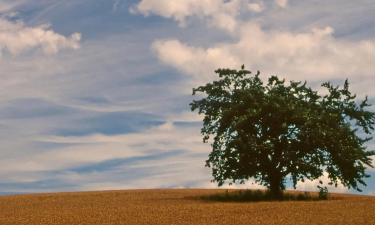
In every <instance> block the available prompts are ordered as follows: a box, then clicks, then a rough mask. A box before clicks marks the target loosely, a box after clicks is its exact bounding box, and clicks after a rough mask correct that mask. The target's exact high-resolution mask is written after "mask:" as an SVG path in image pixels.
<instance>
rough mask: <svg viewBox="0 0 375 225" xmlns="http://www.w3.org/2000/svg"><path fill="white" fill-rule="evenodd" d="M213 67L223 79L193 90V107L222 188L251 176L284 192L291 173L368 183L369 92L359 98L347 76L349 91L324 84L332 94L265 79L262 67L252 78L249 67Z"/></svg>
mask: <svg viewBox="0 0 375 225" xmlns="http://www.w3.org/2000/svg"><path fill="white" fill-rule="evenodd" d="M215 72H216V73H217V74H218V76H219V79H218V80H215V81H213V82H211V83H207V84H206V85H204V86H200V87H198V88H194V89H193V95H196V94H200V95H199V96H201V97H202V98H201V99H199V100H194V101H193V102H192V103H191V104H190V106H191V109H192V111H195V110H197V111H198V113H199V114H203V115H204V119H203V128H202V130H201V132H202V134H203V141H204V142H208V140H209V139H210V138H212V142H211V143H212V152H211V153H210V155H209V158H208V160H207V162H206V165H207V166H208V167H210V168H212V175H213V177H214V180H213V181H216V182H218V184H219V186H220V185H222V184H224V182H226V181H229V184H232V183H235V182H239V183H244V182H245V181H247V180H248V179H249V178H253V179H254V180H255V182H256V183H259V184H261V185H265V186H267V187H268V188H269V189H270V190H271V191H272V193H274V194H275V195H280V193H281V191H282V190H283V189H285V179H286V177H290V178H291V180H292V183H293V185H294V187H296V184H297V182H298V181H304V180H305V179H310V180H313V179H317V178H319V177H320V176H322V175H323V173H324V171H326V172H327V173H328V177H329V179H330V180H331V183H332V184H334V185H336V186H337V185H338V184H339V182H341V183H342V184H343V185H344V186H346V187H348V188H354V189H356V190H358V191H361V190H360V189H359V185H366V184H365V182H364V178H366V177H368V175H367V174H366V173H365V169H366V167H372V165H371V157H370V156H372V155H374V154H375V152H374V151H367V150H366V146H365V143H366V142H367V141H369V140H370V139H371V132H372V131H373V130H374V127H373V125H374V123H375V113H373V112H370V111H367V110H366V107H368V106H370V105H369V104H368V100H367V97H366V99H364V100H363V101H361V102H360V103H357V102H356V95H353V94H352V93H351V92H350V91H349V83H348V81H347V80H346V81H345V83H344V87H343V88H340V87H335V86H333V85H332V84H330V83H329V82H326V83H323V84H322V87H324V88H325V89H327V94H325V95H319V94H318V92H317V91H314V90H312V89H311V88H310V87H307V86H306V82H305V83H301V82H295V81H291V82H290V83H289V84H287V83H286V82H285V80H280V79H279V78H278V77H276V76H271V77H270V78H269V79H268V82H267V83H265V84H264V83H263V82H262V80H261V79H260V78H259V75H260V73H259V72H258V73H257V74H255V75H252V74H251V72H250V71H248V70H245V68H244V67H243V66H242V68H241V69H240V70H232V69H218V70H216V71H215ZM202 94H203V95H202ZM359 132H362V134H363V135H359ZM363 136H367V137H363Z"/></svg>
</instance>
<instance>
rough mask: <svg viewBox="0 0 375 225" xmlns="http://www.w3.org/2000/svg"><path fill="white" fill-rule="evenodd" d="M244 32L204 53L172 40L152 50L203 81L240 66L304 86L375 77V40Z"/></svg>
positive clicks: (326, 33) (250, 28) (319, 31)
mask: <svg viewBox="0 0 375 225" xmlns="http://www.w3.org/2000/svg"><path fill="white" fill-rule="evenodd" d="M241 27H242V29H241V31H240V32H239V33H238V37H237V38H236V40H235V41H232V42H223V43H215V44H213V45H212V46H210V47H208V48H204V47H196V46H191V45H189V44H187V43H183V42H181V41H179V40H176V39H173V38H172V39H168V40H158V41H155V42H154V44H153V49H154V50H155V52H156V55H157V57H158V58H159V59H160V60H161V61H162V62H163V63H165V64H167V65H170V66H172V67H174V68H176V69H178V70H180V71H182V72H184V73H185V74H188V75H191V76H192V77H194V78H195V79H198V80H199V79H200V80H206V79H208V78H212V77H211V76H210V75H211V74H212V71H214V70H215V69H216V68H219V67H231V68H238V67H239V66H240V65H241V64H245V65H246V66H247V67H248V68H250V69H252V70H261V71H263V72H266V73H267V74H278V75H282V76H285V75H287V76H288V78H292V79H302V80H303V79H307V80H320V79H336V78H342V77H343V76H344V77H355V76H361V77H371V76H373V71H374V70H375V64H374V63H373V58H374V57H375V40H363V41H359V42H351V41H346V40H340V39H337V38H335V37H334V35H333V33H334V30H333V28H331V27H329V26H327V27H325V28H316V29H312V30H311V31H309V32H289V31H275V30H271V31H269V30H264V29H262V28H261V26H260V25H258V24H256V23H252V22H249V23H246V24H244V25H242V26H241ZM280 73H281V74H280Z"/></svg>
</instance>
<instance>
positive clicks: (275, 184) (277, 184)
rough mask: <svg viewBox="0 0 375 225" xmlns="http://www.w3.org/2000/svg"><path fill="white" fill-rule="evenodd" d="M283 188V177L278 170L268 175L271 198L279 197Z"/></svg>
mask: <svg viewBox="0 0 375 225" xmlns="http://www.w3.org/2000/svg"><path fill="white" fill-rule="evenodd" d="M283 190H284V179H283V177H282V176H281V174H280V172H274V173H273V174H272V175H271V176H270V183H269V191H270V193H271V195H272V198H275V199H281V198H282V196H283Z"/></svg>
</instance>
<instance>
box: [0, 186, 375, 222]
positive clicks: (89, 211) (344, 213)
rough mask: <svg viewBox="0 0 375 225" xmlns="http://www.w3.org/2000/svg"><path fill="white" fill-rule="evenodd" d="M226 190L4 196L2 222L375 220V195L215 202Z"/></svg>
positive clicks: (0, 199) (1, 204)
mask: <svg viewBox="0 0 375 225" xmlns="http://www.w3.org/2000/svg"><path fill="white" fill-rule="evenodd" d="M220 192H225V190H197V189H176V190H172V189H171V190H168V189H166V190H129V191H104V192H79V193H56V194H35V195H18V196H2V197H0V225H21V224H22V225H44V224H51V225H52V224H53V225H55V224H56V225H109V224H111V225H122V224H130V225H142V224H160V225H172V224H173V225H179V224H202V225H206V224H215V225H219V224H226V225H240V224H248V225H253V224H254V225H255V224H274V225H284V224H285V225H286V224H290V225H299V224H301V225H310V224H311V225H313V224H321V225H329V224H337V225H345V224H348V225H361V224H366V225H371V224H375V197H370V196H356V195H340V194H334V195H331V197H330V200H328V201H283V202H277V201H274V202H217V201H216V202H215V201H207V200H202V199H201V198H200V196H205V195H211V194H215V193H220Z"/></svg>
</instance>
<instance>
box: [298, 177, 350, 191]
mask: <svg viewBox="0 0 375 225" xmlns="http://www.w3.org/2000/svg"><path fill="white" fill-rule="evenodd" d="M319 181H322V182H323V185H322V184H319ZM328 183H330V179H329V178H328V173H327V172H324V174H323V176H322V177H320V178H318V179H316V180H305V182H301V181H299V182H298V183H297V185H296V188H297V189H298V190H301V191H318V188H317V186H318V185H320V186H323V187H324V186H326V187H327V188H328V191H329V192H336V193H344V192H348V191H349V190H348V189H347V188H345V187H344V185H342V184H341V183H338V185H337V187H335V186H334V185H328Z"/></svg>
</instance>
